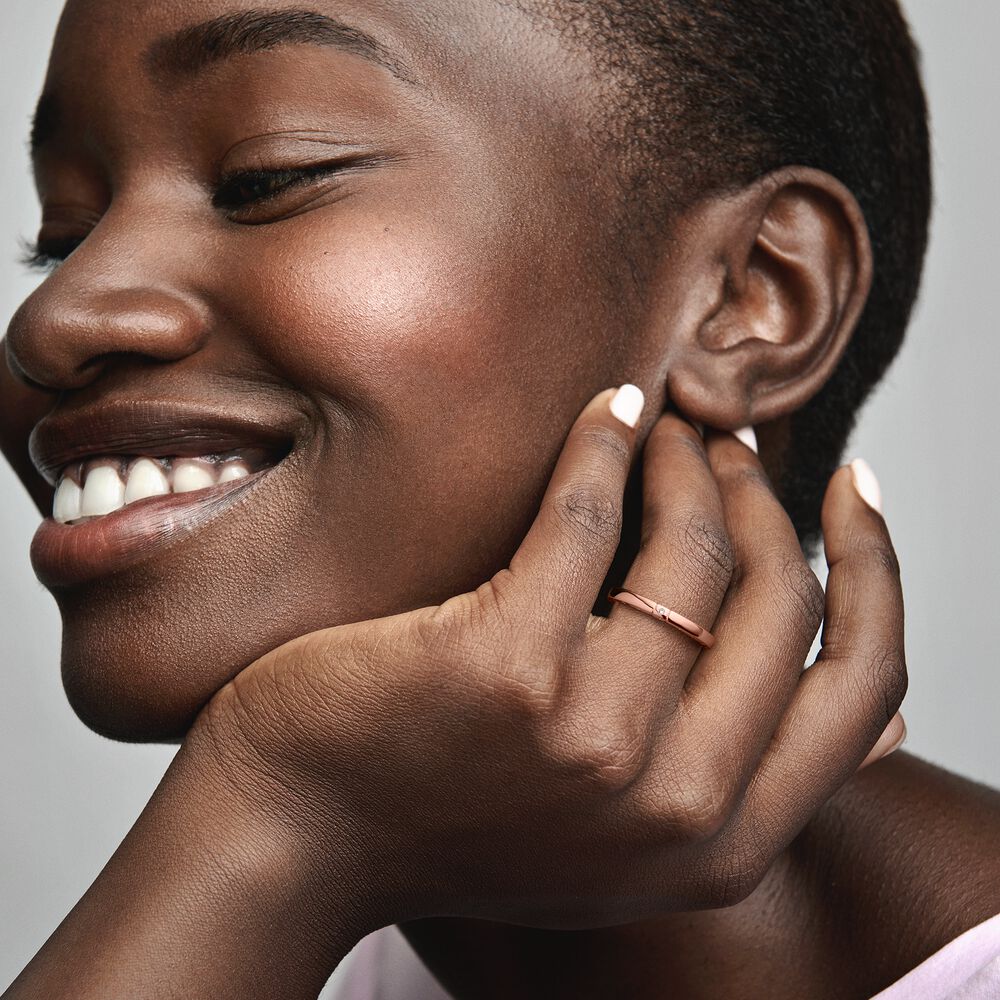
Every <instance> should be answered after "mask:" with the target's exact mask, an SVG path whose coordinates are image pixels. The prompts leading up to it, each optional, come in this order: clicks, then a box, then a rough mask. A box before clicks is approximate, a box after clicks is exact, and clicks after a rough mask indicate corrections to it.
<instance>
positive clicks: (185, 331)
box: [7, 265, 208, 392]
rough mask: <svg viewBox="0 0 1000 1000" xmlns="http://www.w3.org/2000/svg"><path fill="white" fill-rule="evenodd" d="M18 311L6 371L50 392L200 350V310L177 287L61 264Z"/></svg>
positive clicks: (202, 313)
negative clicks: (129, 362) (129, 363)
mask: <svg viewBox="0 0 1000 1000" xmlns="http://www.w3.org/2000/svg"><path fill="white" fill-rule="evenodd" d="M64 267H65V276H64V272H63V270H62V269H61V270H60V271H57V272H56V273H55V274H54V275H52V276H51V277H50V278H49V279H48V280H47V281H46V282H44V283H43V284H42V285H41V287H40V288H38V290H37V291H36V292H35V293H34V295H32V296H31V297H30V298H29V299H28V300H27V301H26V302H25V303H24V304H23V305H22V306H21V308H20V309H19V310H18V311H17V313H15V315H14V318H13V319H12V320H11V323H10V327H9V328H8V331H7V358H8V362H9V364H10V367H11V370H12V371H13V372H14V373H15V374H16V375H17V376H18V377H19V378H20V379H21V380H22V381H24V382H26V383H28V384H32V385H34V386H35V387H38V388H42V389H46V390H48V391H50V392H59V391H63V390H69V389H81V388H83V387H84V386H86V385H89V384H90V383H91V382H93V381H95V380H96V379H98V378H99V377H100V376H101V374H102V373H103V372H104V370H105V369H106V368H107V367H109V366H110V365H114V364H115V363H120V362H121V361H122V360H126V359H135V360H145V361H154V362H162V363H165V362H171V361H179V360H181V359H182V358H185V357H187V356H188V355H191V354H193V353H195V352H196V351H198V350H199V348H200V347H201V346H202V345H203V344H204V341H205V338H206V332H207V327H208V322H207V318H206V315H205V312H206V311H205V309H204V308H203V306H202V305H201V304H200V303H199V302H198V301H197V300H196V299H195V298H193V297H192V296H190V295H188V294H185V293H184V292H182V291H181V290H179V289H173V288H169V287H163V286H162V285H158V284H154V283H149V282H142V281H137V280H124V279H123V280H121V281H118V282H115V283H109V282H107V281H106V280H102V279H101V278H100V277H96V278H95V277H93V276H88V275H87V274H85V273H84V272H83V271H82V270H80V271H76V272H75V273H70V272H72V271H73V269H72V268H71V267H69V266H68V265H65V266H64Z"/></svg>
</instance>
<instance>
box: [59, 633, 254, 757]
mask: <svg viewBox="0 0 1000 1000" xmlns="http://www.w3.org/2000/svg"><path fill="white" fill-rule="evenodd" d="M86 631H87V630H83V632H84V633H86ZM80 633H81V630H80V629H77V628H73V627H69V628H67V629H65V631H64V634H63V648H62V680H63V687H64V689H65V691H66V697H67V698H68V699H69V703H70V706H71V708H72V709H73V711H74V712H75V713H76V714H77V716H78V717H79V718H80V720H81V721H82V722H83V724H84V725H86V726H87V727H88V728H90V729H92V730H94V732H96V733H99V734H100V735H102V736H106V737H108V738H109V739H112V740H120V741H124V742H129V743H175V742H178V741H180V740H181V739H183V737H184V735H185V733H186V732H187V731H188V729H190V727H191V725H192V723H193V722H194V720H195V718H196V717H197V715H198V713H199V711H200V710H201V708H202V707H203V706H204V705H205V703H206V702H207V701H208V700H209V699H210V698H211V697H212V695H213V694H214V693H215V691H216V690H217V688H216V687H215V685H214V683H213V682H211V681H209V680H208V679H207V678H203V679H201V680H200V681H199V679H198V678H197V675H196V673H195V670H194V664H190V663H189V664H184V663H179V662H178V661H177V660H172V661H171V662H167V660H166V658H165V657H164V656H163V655H158V654H156V653H155V652H152V651H148V652H146V653H145V654H143V655H141V656H137V655H136V652H135V650H134V649H127V648H120V646H121V644H116V643H115V642H113V641H111V642H107V641H105V642H103V643H99V644H98V646H97V647H96V648H95V645H94V643H93V641H92V640H93V637H92V636H88V635H86V634H83V635H81V634H80ZM126 645H127V644H126ZM116 646H117V647H119V648H116ZM220 665H221V664H220ZM237 672H238V669H236V668H234V669H233V671H232V673H233V675H235V674H236V673H237Z"/></svg>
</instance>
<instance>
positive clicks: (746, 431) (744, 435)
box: [733, 427, 760, 455]
mask: <svg viewBox="0 0 1000 1000" xmlns="http://www.w3.org/2000/svg"><path fill="white" fill-rule="evenodd" d="M733 434H734V435H735V436H736V437H738V438H739V439H740V440H741V441H742V442H743V443H744V444H745V445H746V446H747V447H748V448H749V449H750V450H751V451H752V452H753V453H754V454H755V455H759V454H760V452H758V451H757V433H756V431H754V429H753V428H752V427H741V428H740V429H739V430H738V431H733Z"/></svg>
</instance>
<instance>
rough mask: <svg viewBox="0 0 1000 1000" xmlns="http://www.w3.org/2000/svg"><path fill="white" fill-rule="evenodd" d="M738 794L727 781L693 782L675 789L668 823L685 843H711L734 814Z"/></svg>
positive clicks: (669, 809) (669, 806)
mask: <svg viewBox="0 0 1000 1000" xmlns="http://www.w3.org/2000/svg"><path fill="white" fill-rule="evenodd" d="M734 800H735V795H734V793H733V790H732V789H731V787H730V786H729V785H728V783H727V782H725V781H723V780H719V779H715V778H709V779H707V780H693V781H690V782H687V783H685V784H684V785H683V786H682V787H680V788H677V789H675V790H674V791H673V792H672V793H671V796H670V799H669V805H668V816H669V823H670V825H671V826H672V827H673V828H674V830H675V831H676V832H677V834H678V835H679V837H680V839H681V840H682V841H683V842H687V843H694V844H700V843H703V842H704V841H706V840H711V838H712V837H714V836H715V835H716V834H717V833H718V832H719V831H720V830H721V829H722V828H723V826H725V824H726V822H727V821H728V819H729V817H730V816H731V815H732V811H733V806H734Z"/></svg>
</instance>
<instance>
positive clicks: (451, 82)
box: [7, 0, 651, 738]
mask: <svg viewBox="0 0 1000 1000" xmlns="http://www.w3.org/2000/svg"><path fill="white" fill-rule="evenodd" d="M141 7H142V9H141V12H137V9H136V7H135V5H134V4H130V3H126V2H125V0H73V2H71V3H70V4H69V5H68V7H67V10H66V12H65V14H64V17H63V21H62V24H61V27H60V29H59V33H58V36H57V39H56V43H55V48H54V52H53V56H52V61H51V65H50V71H49V75H48V79H47V82H46V86H45V95H46V96H45V98H44V100H43V103H42V107H41V110H40V114H39V117H38V121H37V123H36V137H35V138H36V140H37V142H38V149H37V154H36V158H35V164H36V173H37V177H38V187H39V192H40V197H41V201H42V210H43V221H42V225H41V232H40V240H39V242H40V251H41V252H42V254H43V255H54V256H57V257H61V256H64V255H65V254H66V253H67V252H68V251H69V250H71V249H72V250H73V252H72V254H71V256H69V257H68V259H66V260H65V262H64V263H62V264H61V266H59V267H58V268H57V269H56V270H55V271H54V272H53V273H52V274H51V276H49V277H48V278H47V279H46V280H45V282H44V283H43V284H42V285H41V287H40V288H39V289H38V291H37V292H36V293H35V294H34V295H33V296H32V297H31V298H30V299H29V300H28V301H27V302H26V303H25V305H24V306H23V307H22V308H21V310H20V311H19V312H18V314H17V315H16V316H15V318H14V320H13V321H12V324H11V327H10V330H9V332H8V338H7V346H8V356H9V359H10V362H11V366H12V367H13V368H14V369H15V370H16V371H18V373H19V375H20V376H21V377H22V378H24V379H27V380H29V381H30V383H31V384H32V385H33V387H34V388H33V389H32V391H30V392H27V391H23V390H21V391H20V395H18V397H17V399H18V405H17V407H16V410H17V414H16V415H15V416H12V417H10V416H9V417H8V418H7V420H8V428H7V437H8V439H9V437H10V433H11V431H10V425H11V424H12V422H16V421H21V422H22V423H24V424H27V423H29V421H27V420H26V418H25V416H24V414H25V413H26V412H28V411H29V410H31V411H33V413H34V414H36V415H39V416H40V415H41V414H43V413H44V414H48V415H47V416H45V417H44V419H42V420H41V422H40V424H39V426H38V428H37V429H36V430H35V434H34V437H33V440H32V449H33V457H34V459H35V461H36V464H37V465H39V466H40V467H42V468H43V469H44V471H45V472H46V474H47V475H48V476H49V478H50V481H51V482H52V483H55V482H58V481H59V479H60V477H61V478H62V479H63V480H64V485H63V487H62V489H61V498H60V505H61V506H60V508H59V511H58V513H59V514H60V520H62V521H74V522H75V523H71V524H59V523H57V522H56V521H54V520H52V519H49V520H47V521H46V522H45V523H44V524H43V526H42V529H41V530H40V533H39V535H38V537H37V538H36V542H35V546H34V553H33V554H34V560H35V565H36V569H37V571H38V572H39V575H40V576H41V577H42V579H43V580H44V581H45V582H46V583H48V585H49V586H50V587H51V589H52V590H53V592H54V594H55V596H56V599H57V600H58V602H59V606H60V609H61V611H62V615H63V621H64V653H63V670H64V678H65V682H66V686H67V691H68V693H69V695H70V698H71V700H72V701H73V704H74V707H75V708H76V709H77V711H78V712H79V713H80V714H81V716H82V717H83V718H84V719H85V721H87V722H89V723H90V724H91V725H93V726H94V727H95V728H98V729H101V730H103V731H105V732H108V733H110V734H113V735H118V736H124V737H131V738H160V737H164V736H170V735H176V734H178V733H180V732H182V731H183V729H184V728H185V726H186V725H187V724H188V723H189V722H190V719H191V717H192V715H193V713H194V712H195V711H196V710H197V709H198V708H199V707H200V705H202V704H203V703H204V702H205V700H206V699H207V698H208V697H210V696H211V695H212V693H214V691H216V690H217V689H218V688H219V687H220V686H222V685H223V684H224V683H225V682H226V681H227V680H228V679H229V678H231V677H232V676H233V675H234V674H235V673H236V672H237V671H238V670H240V669H241V668H242V667H243V666H245V665H246V664H247V663H249V662H251V661H252V660H254V659H255V658H257V657H258V656H259V655H261V654H263V653H264V652H266V651H268V650H270V649H272V648H274V647H275V646H277V645H279V644H281V643H282V642H283V641H286V640H288V639H290V638H292V637H294V636H296V635H300V634H303V633H305V632H308V631H312V630H314V629H317V628H320V627H324V626H329V625H335V624H339V623H344V622H350V621H355V620H359V619H366V618H371V617H375V616H381V615H385V614H390V613H395V612H400V611H403V610H407V609H410V608H413V607H419V606H423V605H426V604H429V603H433V602H437V601H440V600H442V599H444V598H446V597H448V596H451V595H452V594H454V593H458V592H461V591H464V590H467V589H470V588H471V587H474V586H476V585H477V584H479V583H481V582H482V581H483V580H484V579H486V578H487V577H488V576H489V575H490V574H491V573H493V572H495V571H496V570H497V569H498V568H500V567H501V566H502V565H504V564H505V563H506V561H507V560H508V559H509V557H510V555H511V553H512V551H513V549H514V548H515V547H516V545H517V543H518V541H519V540H520V538H521V536H522V535H523V532H524V530H525V528H526V526H527V524H528V523H529V522H530V519H531V518H532V516H533V514H534V511H535V509H536V507H537V502H538V499H539V497H540V495H541V492H542V490H543V488H544V485H545V481H546V479H547V475H548V472H549V470H550V468H551V465H552V463H553V462H554V459H555V456H556V454H557V453H558V450H559V447H560V446H561V443H562V440H563V437H564V435H565V432H566V430H567V428H568V427H569V425H570V423H571V422H572V420H573V418H574V417H575V415H576V413H577V412H578V411H579V409H580V408H581V407H582V405H583V404H584V403H585V402H586V400H587V399H588V398H589V397H590V396H591V395H592V394H593V393H594V392H596V391H598V390H600V389H601V388H604V387H605V386H609V385H614V384H617V383H620V382H622V381H624V380H626V378H629V377H630V378H633V379H634V378H636V377H637V372H636V371H635V370H629V369H630V368H632V362H631V360H630V359H629V358H628V355H629V353H630V350H631V347H630V345H632V343H633V340H634V338H632V337H631V335H630V330H631V329H632V328H633V327H634V326H635V324H636V323H637V318H636V316H635V314H634V310H632V309H631V307H628V304H627V302H626V301H625V300H624V298H623V297H622V296H620V295H616V294H614V289H615V287H616V284H617V282H618V279H619V278H620V275H618V274H616V273H615V268H616V267H618V266H619V264H618V261H617V259H616V258H615V257H614V255H613V254H610V253H609V252H608V240H609V235H608V234H609V231H610V229H611V223H612V217H613V187H612V185H611V183H610V182H609V181H608V180H606V179H605V174H606V171H605V170H603V169H602V167H601V165H600V163H599V162H598V150H597V149H596V148H595V146H594V144H593V142H592V139H591V138H590V136H589V135H588V133H587V130H586V121H587V114H586V111H585V109H586V108H588V107H589V106H591V105H592V103H593V102H594V101H595V100H596V97H595V94H594V93H593V92H592V91H593V87H594V84H593V83H592V82H591V83H588V82H587V81H588V80H591V81H592V80H593V73H592V70H591V69H590V68H589V67H587V66H585V65H584V64H583V62H582V59H583V57H582V55H581V54H579V53H575V54H574V53H570V52H569V51H567V50H565V49H562V48H560V47H559V46H558V45H557V43H556V42H555V41H554V40H553V39H552V38H550V37H549V36H547V35H544V34H542V33H539V32H538V31H537V29H536V28H535V27H534V26H533V25H532V23H531V22H529V21H528V20H527V19H525V18H524V17H523V15H521V14H519V13H517V12H515V11H512V10H509V9H507V8H505V7H503V6H501V5H498V4H496V3H495V2H493V0H482V2H479V0H476V2H472V0H456V2H454V3H451V2H445V0H437V2H434V0H426V2H423V3H416V2H415V3H406V4H399V3H394V2H376V0H338V2H336V3H334V2H332V0H331V2H317V3H314V4H313V5H312V7H311V10H312V11H313V13H310V14H308V15H307V14H305V13H303V12H301V10H300V8H299V7H294V8H293V7H292V6H291V5H289V4H282V3H275V4H272V5H270V6H269V7H268V10H267V11H266V12H260V11H257V12H256V13H253V11H252V8H251V6H250V5H245V4H242V3H239V2H234V0H158V2H150V3H147V4H143V5H141ZM294 11H299V14H298V15H294V13H293V12H294ZM290 14H292V16H289V15H290ZM362 33H363V34H362ZM369 36H370V39H369ZM77 245H78V246H77ZM74 247H76V249H73V248H74ZM621 266H624V265H621ZM646 364H647V366H648V365H649V364H651V362H650V361H648V360H647V361H646ZM41 389H45V390H48V391H47V392H42V391H41ZM53 393H54V395H53ZM12 409H15V408H14V407H11V406H9V407H8V410H12ZM31 422H33V421H31ZM25 429H27V428H25ZM220 456H221V458H220ZM222 458H228V467H229V468H230V470H232V469H234V468H237V469H239V472H231V474H230V473H227V475H226V476H223V479H224V480H226V479H228V480H229V481H224V482H222V483H219V484H218V485H212V484H214V483H216V481H217V480H218V479H219V469H220V468H221V467H222V464H221V459H222ZM141 459H145V461H142V462H140V461H139V460H141ZM137 463H138V467H139V469H140V472H139V473H136V472H135V471H134V470H135V468H136V466H137ZM95 468H96V469H97V472H96V473H95V471H94V469H95ZM185 470H187V471H185ZM246 473H249V475H245V474H246ZM130 474H131V475H132V477H133V480H132V482H129V476H130ZM199 477H200V478H199ZM119 482H120V485H119ZM73 484H79V485H80V486H83V487H84V491H83V496H82V502H83V504H84V508H83V513H88V512H92V513H96V512H99V511H103V510H112V511H114V512H112V513H109V514H107V515H105V516H103V517H93V518H89V519H86V518H85V519H83V520H82V521H76V515H77V514H78V513H79V512H80V511H79V508H78V507H77V506H76V504H78V503H79V502H80V500H81V497H79V496H78V495H77V492H76V491H77V486H76V485H73ZM29 485H34V486H35V487H37V485H38V484H37V482H36V483H34V484H29ZM206 486H207V487H208V488H203V487H206ZM126 488H127V489H128V493H127V495H126V492H125V491H126ZM184 489H191V490H194V492H190V493H186V492H181V491H182V490H184ZM171 491H173V492H171ZM37 493H38V490H37V489H36V495H37ZM155 493H168V494H169V495H166V496H151V495H150V494H155ZM88 497H89V499H88ZM137 497H138V498H139V499H138V500H136V498H137ZM143 497H145V499H142V498H143ZM125 499H129V500H133V501H135V502H134V503H129V504H128V505H127V506H125V507H123V508H122V509H119V510H115V508H118V507H120V506H121V504H122V503H123V502H124V500H125Z"/></svg>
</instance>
